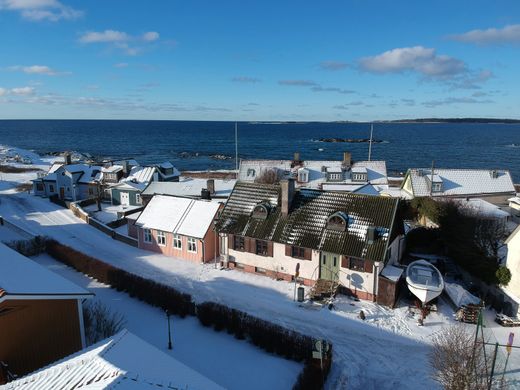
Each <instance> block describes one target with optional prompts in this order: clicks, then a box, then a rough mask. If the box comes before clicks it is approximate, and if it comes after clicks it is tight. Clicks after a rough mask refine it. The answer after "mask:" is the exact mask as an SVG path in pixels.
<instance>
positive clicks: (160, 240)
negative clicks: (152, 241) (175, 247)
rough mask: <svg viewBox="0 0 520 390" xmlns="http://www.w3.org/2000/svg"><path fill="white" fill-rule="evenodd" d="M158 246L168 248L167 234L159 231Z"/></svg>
mask: <svg viewBox="0 0 520 390" xmlns="http://www.w3.org/2000/svg"><path fill="white" fill-rule="evenodd" d="M157 244H158V245H159V246H166V232H163V231H162V230H157Z"/></svg>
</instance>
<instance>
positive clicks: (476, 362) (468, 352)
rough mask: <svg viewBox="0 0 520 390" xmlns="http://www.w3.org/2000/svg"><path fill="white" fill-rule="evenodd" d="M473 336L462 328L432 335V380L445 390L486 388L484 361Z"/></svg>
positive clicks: (447, 329) (450, 328)
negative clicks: (433, 371) (433, 372)
mask: <svg viewBox="0 0 520 390" xmlns="http://www.w3.org/2000/svg"><path fill="white" fill-rule="evenodd" d="M480 348H482V346H481V345H480V344H477V346H476V348H475V351H474V335H472V334H471V333H469V332H468V331H467V330H466V329H465V327H464V325H461V324H458V325H453V326H450V327H448V328H444V329H443V330H441V331H440V332H439V333H437V334H435V335H434V336H433V349H432V351H431V353H430V364H431V366H432V367H433V369H434V370H435V374H434V379H435V380H436V381H437V382H439V383H440V384H441V385H442V386H443V388H444V389H446V390H480V389H487V370H486V363H488V365H489V363H490V362H486V360H485V359H484V356H483V354H482V353H481V349H480Z"/></svg>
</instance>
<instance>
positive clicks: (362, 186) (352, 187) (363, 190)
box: [322, 183, 387, 195]
mask: <svg viewBox="0 0 520 390" xmlns="http://www.w3.org/2000/svg"><path fill="white" fill-rule="evenodd" d="M384 187H385V188H386V187H387V186H384ZM322 189H323V190H324V191H345V192H352V193H355V194H363V195H379V190H378V189H377V188H376V187H374V186H373V185H372V184H370V183H358V184H342V183H339V184H326V183H324V184H323V185H322Z"/></svg>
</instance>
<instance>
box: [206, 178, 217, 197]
mask: <svg viewBox="0 0 520 390" xmlns="http://www.w3.org/2000/svg"><path fill="white" fill-rule="evenodd" d="M206 188H207V190H208V191H209V193H210V194H211V195H215V179H208V180H207V181H206Z"/></svg>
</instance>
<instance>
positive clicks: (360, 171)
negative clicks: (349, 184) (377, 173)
mask: <svg viewBox="0 0 520 390" xmlns="http://www.w3.org/2000/svg"><path fill="white" fill-rule="evenodd" d="M352 181H357V182H365V181H368V172H367V169H366V168H365V167H354V168H352Z"/></svg>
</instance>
